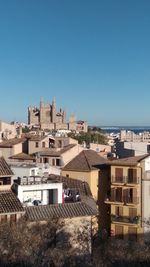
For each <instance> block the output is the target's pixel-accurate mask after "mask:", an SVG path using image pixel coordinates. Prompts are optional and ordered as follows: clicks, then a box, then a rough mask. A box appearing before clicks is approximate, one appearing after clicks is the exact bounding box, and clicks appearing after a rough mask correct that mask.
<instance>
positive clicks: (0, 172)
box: [0, 157, 13, 177]
mask: <svg viewBox="0 0 150 267" xmlns="http://www.w3.org/2000/svg"><path fill="white" fill-rule="evenodd" d="M11 175H13V172H12V170H11V168H10V166H9V165H8V164H7V162H6V160H5V159H4V158H3V157H0V176H2V177H3V176H11Z"/></svg>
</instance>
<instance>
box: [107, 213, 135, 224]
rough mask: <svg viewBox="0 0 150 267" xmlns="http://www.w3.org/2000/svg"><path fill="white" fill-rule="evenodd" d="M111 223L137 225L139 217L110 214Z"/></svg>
mask: <svg viewBox="0 0 150 267" xmlns="http://www.w3.org/2000/svg"><path fill="white" fill-rule="evenodd" d="M111 222H112V223H121V224H136V225H137V224H139V223H140V216H135V217H127V216H117V215H114V214H111Z"/></svg>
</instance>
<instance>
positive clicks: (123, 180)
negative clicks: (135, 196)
mask: <svg viewBox="0 0 150 267" xmlns="http://www.w3.org/2000/svg"><path fill="white" fill-rule="evenodd" d="M139 180H140V179H139V177H128V176H122V177H116V176H113V175H112V176H111V182H112V183H113V184H114V183H115V184H139Z"/></svg>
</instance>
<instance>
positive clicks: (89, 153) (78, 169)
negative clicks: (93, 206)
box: [61, 150, 106, 200]
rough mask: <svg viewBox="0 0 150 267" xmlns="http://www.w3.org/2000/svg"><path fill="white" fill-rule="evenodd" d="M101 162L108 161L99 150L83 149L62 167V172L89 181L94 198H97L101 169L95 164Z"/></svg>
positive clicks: (67, 175)
mask: <svg viewBox="0 0 150 267" xmlns="http://www.w3.org/2000/svg"><path fill="white" fill-rule="evenodd" d="M101 163H106V160H105V159H104V158H102V157H101V156H99V155H98V154H97V152H95V151H93V150H83V151H82V152H81V153H80V154H79V155H77V156H76V157H75V158H74V159H72V161H70V162H69V163H68V164H67V165H66V166H65V167H64V168H63V169H62V171H61V173H62V175H63V176H66V177H70V178H75V179H79V180H81V181H83V182H87V183H88V184H89V186H90V189H91V192H92V195H93V197H94V199H96V200H97V197H98V195H97V194H98V179H99V169H98V168H96V167H94V165H96V164H97V165H98V164H101Z"/></svg>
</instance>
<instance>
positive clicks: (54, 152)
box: [35, 144, 76, 157]
mask: <svg viewBox="0 0 150 267" xmlns="http://www.w3.org/2000/svg"><path fill="white" fill-rule="evenodd" d="M74 146H76V144H70V145H67V146H65V147H64V148H62V149H60V150H58V149H55V148H45V149H43V150H42V151H39V152H37V153H38V154H39V155H40V156H47V157H59V156H61V155H62V154H63V153H65V152H67V151H68V150H69V149H71V148H73V147H74ZM37 153H35V154H37Z"/></svg>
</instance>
